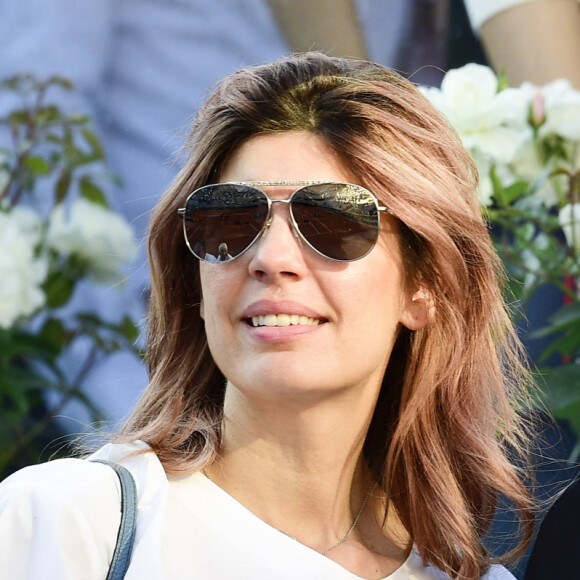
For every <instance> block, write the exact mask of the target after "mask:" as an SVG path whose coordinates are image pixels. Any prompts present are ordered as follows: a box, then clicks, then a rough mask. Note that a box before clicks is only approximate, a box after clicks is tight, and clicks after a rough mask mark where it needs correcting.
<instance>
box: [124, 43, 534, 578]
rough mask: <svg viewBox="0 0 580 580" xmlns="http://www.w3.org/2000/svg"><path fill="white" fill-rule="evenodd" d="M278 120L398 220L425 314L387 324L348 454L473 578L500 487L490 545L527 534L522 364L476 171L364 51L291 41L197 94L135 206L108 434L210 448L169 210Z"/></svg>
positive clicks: (182, 263) (203, 345)
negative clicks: (506, 526)
mask: <svg viewBox="0 0 580 580" xmlns="http://www.w3.org/2000/svg"><path fill="white" fill-rule="evenodd" d="M284 131H303V132H310V133H314V134H316V135H318V136H320V137H322V138H323V139H325V141H326V142H327V143H328V144H329V145H330V147H332V148H333V149H334V151H336V153H337V154H338V155H339V156H340V157H341V158H342V159H343V160H344V161H345V162H346V164H347V166H348V167H349V168H350V169H351V170H352V171H353V173H354V174H355V175H357V176H358V177H359V179H360V183H361V184H363V185H365V186H366V187H367V188H368V189H370V190H371V191H373V192H374V193H375V194H376V195H377V197H378V198H379V199H380V201H381V203H383V204H384V205H386V206H387V207H388V208H389V210H390V212H391V213H392V215H393V216H395V218H396V219H397V220H398V222H399V224H400V229H401V236H400V237H401V240H400V244H401V249H402V252H403V257H404V261H405V267H406V278H407V281H408V283H409V284H413V285H414V287H417V286H420V287H422V288H425V289H427V291H428V292H429V294H430V296H431V298H432V300H433V303H434V306H435V308H434V311H435V312H434V315H433V318H432V320H431V321H430V323H429V324H428V325H427V326H426V327H425V328H423V329H421V330H418V331H415V332H411V331H407V330H405V329H404V330H403V331H402V332H401V333H400V335H399V337H398V339H397V342H396V345H395V349H394V350H393V353H392V356H391V360H390V363H389V366H388V368H387V371H386V373H385V379H384V381H383V385H382V388H381V392H380V395H379V400H378V403H377V406H376V409H375V412H374V416H373V419H372V422H371V425H370V428H369V431H368V434H367V438H366V441H365V447H364V453H365V456H366V460H367V461H368V464H369V466H370V468H371V470H372V472H373V474H374V477H375V478H376V480H377V481H378V483H379V485H380V486H381V487H382V489H383V490H384V492H385V494H386V495H387V497H389V498H390V499H391V503H390V506H391V508H393V509H395V510H396V513H397V515H398V517H399V518H400V520H401V521H402V523H403V524H404V526H405V528H406V529H407V531H408V533H409V536H410V539H411V541H412V542H413V543H414V544H415V546H416V547H417V549H418V551H419V553H420V554H421V556H422V558H423V560H424V562H431V563H433V564H435V565H436V566H438V567H439V568H441V569H442V570H444V571H445V572H447V573H448V574H449V575H451V576H452V577H457V578H462V579H472V578H479V576H480V575H481V574H482V573H483V572H484V571H485V570H486V568H487V567H488V566H489V565H490V562H491V559H490V557H489V555H488V552H487V551H486V549H485V547H484V545H483V541H482V540H483V536H484V534H485V532H486V530H487V529H488V528H489V526H490V523H491V521H492V519H493V516H494V514H495V512H496V510H497V506H498V503H499V502H500V501H501V502H502V503H503V502H505V501H507V502H509V503H511V504H512V505H513V506H514V508H515V511H516V512H517V513H518V514H519V516H520V519H519V521H520V524H521V525H520V528H519V532H520V535H519V536H518V538H519V539H520V540H521V541H520V542H519V543H517V544H515V548H514V549H513V550H511V551H510V552H509V553H508V554H507V555H506V558H507V559H509V558H512V557H515V556H518V555H520V554H521V553H523V551H524V550H525V548H526V547H527V545H528V543H529V541H530V538H531V535H532V531H533V524H534V522H533V519H534V517H533V516H534V505H533V501H532V498H531V496H530V494H529V492H528V489H527V485H526V481H525V471H524V470H523V469H522V468H521V466H522V465H523V464H522V462H521V458H522V457H525V450H526V441H527V439H526V434H525V433H526V430H527V429H525V428H524V427H525V424H524V421H523V419H522V415H523V413H522V408H523V405H524V404H525V403H526V399H525V396H526V392H527V386H528V385H529V383H530V381H529V374H528V371H527V369H526V366H525V364H524V363H523V362H522V361H523V360H524V357H523V355H522V351H521V348H520V344H519V341H518V339H517V337H516V335H515V332H514V329H513V326H512V324H511V322H510V317H509V315H508V312H507V310H506V306H505V303H504V301H503V298H502V291H501V289H502V284H503V271H502V268H501V262H500V261H499V259H498V257H497V255H496V253H495V251H494V249H493V245H492V243H491V240H490V236H489V232H488V229H487V226H486V224H485V222H484V220H483V219H482V217H481V212H480V209H479V206H478V203H477V200H476V194H475V190H476V183H477V172H476V169H475V167H474V165H473V163H472V161H471V159H470V157H469V155H468V154H467V153H466V151H465V149H464V148H463V147H462V145H461V142H460V140H459V138H458V137H457V135H456V133H455V132H454V131H453V130H452V129H451V128H450V126H449V125H448V123H447V122H446V120H445V119H444V118H442V116H441V115H440V114H439V113H438V112H437V111H436V110H435V109H434V108H433V107H432V106H431V105H430V103H429V102H428V101H427V100H426V99H425V98H424V97H423V95H422V94H421V93H420V91H419V90H417V89H416V88H415V87H414V86H413V85H412V84H411V83H410V82H408V81H406V80H405V79H403V78H402V77H401V76H399V75H398V74H396V73H394V72H392V71H391V70H389V69H386V68H384V67H382V66H380V65H377V64H373V63H369V62H366V61H359V60H348V59H341V58H331V57H328V56H325V55H323V54H321V53H306V54H303V55H296V56H292V57H289V58H285V59H282V60H280V61H277V62H274V63H271V64H267V65H263V66H256V67H251V68H246V69H242V70H240V71H238V72H236V73H234V74H232V75H230V76H228V77H226V78H225V79H224V80H223V81H222V82H221V83H220V84H218V85H217V87H216V88H215V90H214V92H213V93H212V94H211V95H210V96H209V98H208V99H207V101H206V103H205V104H204V105H203V107H202V108H201V109H200V111H199V113H198V115H197V117H196V119H195V122H194V124H193V128H192V131H191V134H190V137H189V139H188V142H187V144H186V151H187V159H186V160H185V162H184V166H183V168H182V170H181V172H180V173H179V175H178V176H177V177H176V179H175V180H174V182H173V184H172V185H171V186H170V188H169V189H168V191H167V192H166V193H165V194H164V196H163V197H162V199H161V200H160V202H159V203H158V204H157V206H156V208H155V210H154V212H153V216H152V220H151V224H150V229H149V259H150V267H151V281H152V291H151V299H150V310H149V321H148V322H149V335H148V355H147V363H148V369H149V374H150V384H149V387H148V388H147V390H146V391H145V393H144V395H143V397H142V398H141V400H140V402H139V404H138V405H137V407H136V409H135V411H134V413H133V414H132V416H131V417H130V419H129V421H128V422H127V424H126V425H125V427H124V428H123V430H122V431H121V433H120V434H119V436H118V438H117V440H118V441H131V440H135V439H140V440H143V441H145V442H146V443H148V444H149V445H150V446H151V448H152V449H153V451H154V452H155V453H156V454H157V455H158V457H159V459H160V460H161V462H162V463H163V465H164V467H165V470H166V472H167V473H168V474H179V473H181V474H183V473H186V472H188V471H192V470H197V469H200V468H202V467H203V466H204V465H206V464H208V463H209V462H211V461H212V460H213V459H214V458H215V456H216V454H217V453H218V450H219V446H220V441H221V423H222V412H223V411H222V409H223V400H224V391H225V378H224V377H223V376H222V374H221V373H220V371H219V370H218V368H217V367H216V365H215V363H214V361H213V359H212V357H211V355H210V352H209V350H208V345H207V339H206V336H205V330H204V325H203V321H202V319H201V317H200V314H199V304H200V299H201V295H200V291H201V290H200V279H199V265H198V262H197V260H195V259H194V258H193V257H192V256H191V254H190V253H189V250H188V249H187V247H186V245H185V243H184V240H183V233H182V227H181V224H180V220H179V218H178V215H177V208H178V207H181V206H182V205H183V204H184V201H185V199H186V197H187V195H188V194H189V193H190V192H191V191H193V190H194V189H195V188H197V187H199V186H201V185H204V184H207V183H212V182H215V181H216V180H217V179H218V176H219V175H220V173H221V171H222V169H223V168H224V165H225V164H226V163H227V161H228V159H229V158H230V156H231V155H232V153H233V152H234V151H235V150H236V149H237V148H238V147H239V146H240V145H241V144H242V143H244V142H245V141H246V140H248V139H249V138H251V137H253V136H256V135H263V134H272V133H279V132H284ZM514 458H518V461H519V465H520V468H518V467H515V466H514ZM386 509H388V506H387V508H386ZM385 517H386V514H385Z"/></svg>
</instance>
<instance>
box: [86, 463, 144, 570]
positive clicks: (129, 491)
mask: <svg viewBox="0 0 580 580" xmlns="http://www.w3.org/2000/svg"><path fill="white" fill-rule="evenodd" d="M92 461H94V462H95V463H103V464H104V465H108V466H109V467H111V468H113V469H114V470H115V473H116V474H117V476H118V477H119V481H120V482H121V524H120V525H119V533H118V535H117V544H116V545H115V551H114V552H113V559H112V560H111V567H110V568H109V573H108V574H107V580H123V578H125V574H126V573H127V569H128V568H129V562H130V561H131V552H132V551H133V542H134V541H135V530H136V528H137V487H136V486H135V480H134V479H133V476H132V475H131V472H130V471H129V470H128V469H126V468H125V467H123V466H122V465H117V464H116V463H111V462H110V461H104V460H102V459H93V460H92Z"/></svg>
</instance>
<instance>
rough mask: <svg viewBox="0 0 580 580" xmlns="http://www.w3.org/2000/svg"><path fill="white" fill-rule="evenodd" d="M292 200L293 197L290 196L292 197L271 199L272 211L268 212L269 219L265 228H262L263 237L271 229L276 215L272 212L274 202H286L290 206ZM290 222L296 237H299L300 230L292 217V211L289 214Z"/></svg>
mask: <svg viewBox="0 0 580 580" xmlns="http://www.w3.org/2000/svg"><path fill="white" fill-rule="evenodd" d="M291 202H292V198H290V199H270V211H269V212H268V214H269V215H268V219H267V220H266V223H265V224H264V228H263V229H262V237H263V238H265V237H266V235H267V234H268V230H269V229H270V226H271V225H272V220H273V219H274V216H273V214H272V208H273V206H274V204H275V203H285V204H286V205H287V206H288V207H289V208H290V207H291V205H290V204H291ZM288 222H289V223H290V225H291V226H292V232H293V233H294V237H295V238H298V237H299V232H298V229H297V227H296V223H295V222H294V219H293V218H292V212H290V215H289V216H288Z"/></svg>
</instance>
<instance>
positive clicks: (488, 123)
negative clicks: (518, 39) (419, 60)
mask: <svg viewBox="0 0 580 580" xmlns="http://www.w3.org/2000/svg"><path fill="white" fill-rule="evenodd" d="M497 91H498V79H497V77H496V75H495V73H494V72H493V71H492V70H491V69H490V68H489V67H487V66H483V65H479V64H475V63H470V64H467V65H465V66H463V67H461V68H458V69H453V70H450V71H449V72H448V73H447V74H446V75H445V77H444V78H443V82H442V83H441V89H440V91H438V89H429V90H424V91H423V92H424V94H425V95H426V96H427V98H429V99H430V100H431V102H432V103H433V104H434V105H435V106H436V107H437V108H438V109H439V110H440V111H441V112H442V113H443V114H444V115H446V116H447V118H448V119H449V121H450V122H451V124H452V125H453V126H454V127H455V129H456V130H457V132H458V133H459V135H460V136H461V139H462V140H463V144H464V145H465V147H466V148H467V149H468V150H470V151H471V152H472V153H473V152H474V151H481V152H482V153H484V154H485V155H487V156H489V157H490V160H491V161H492V162H494V163H509V162H510V161H511V159H512V158H513V156H514V155H515V152H516V151H517V150H518V148H519V146H520V145H521V143H522V142H523V141H524V140H525V139H527V138H529V137H530V135H531V129H530V127H529V126H528V124H527V122H526V119H527V100H526V96H525V95H524V94H523V93H522V92H520V91H519V90H517V89H505V90H503V91H501V92H499V93H498V92H497Z"/></svg>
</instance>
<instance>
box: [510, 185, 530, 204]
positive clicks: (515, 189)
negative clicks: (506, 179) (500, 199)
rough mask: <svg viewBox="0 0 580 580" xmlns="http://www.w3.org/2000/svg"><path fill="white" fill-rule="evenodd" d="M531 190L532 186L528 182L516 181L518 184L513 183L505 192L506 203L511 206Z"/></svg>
mask: <svg viewBox="0 0 580 580" xmlns="http://www.w3.org/2000/svg"><path fill="white" fill-rule="evenodd" d="M529 190H530V186H529V184H528V182H527V181H516V183H512V185H510V186H509V187H506V188H505V189H504V190H503V195H504V201H505V202H506V203H507V204H510V205H511V204H512V203H514V202H515V201H517V200H518V199H519V198H520V197H522V196H523V195H524V194H525V193H527V192H528V191H529Z"/></svg>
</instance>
